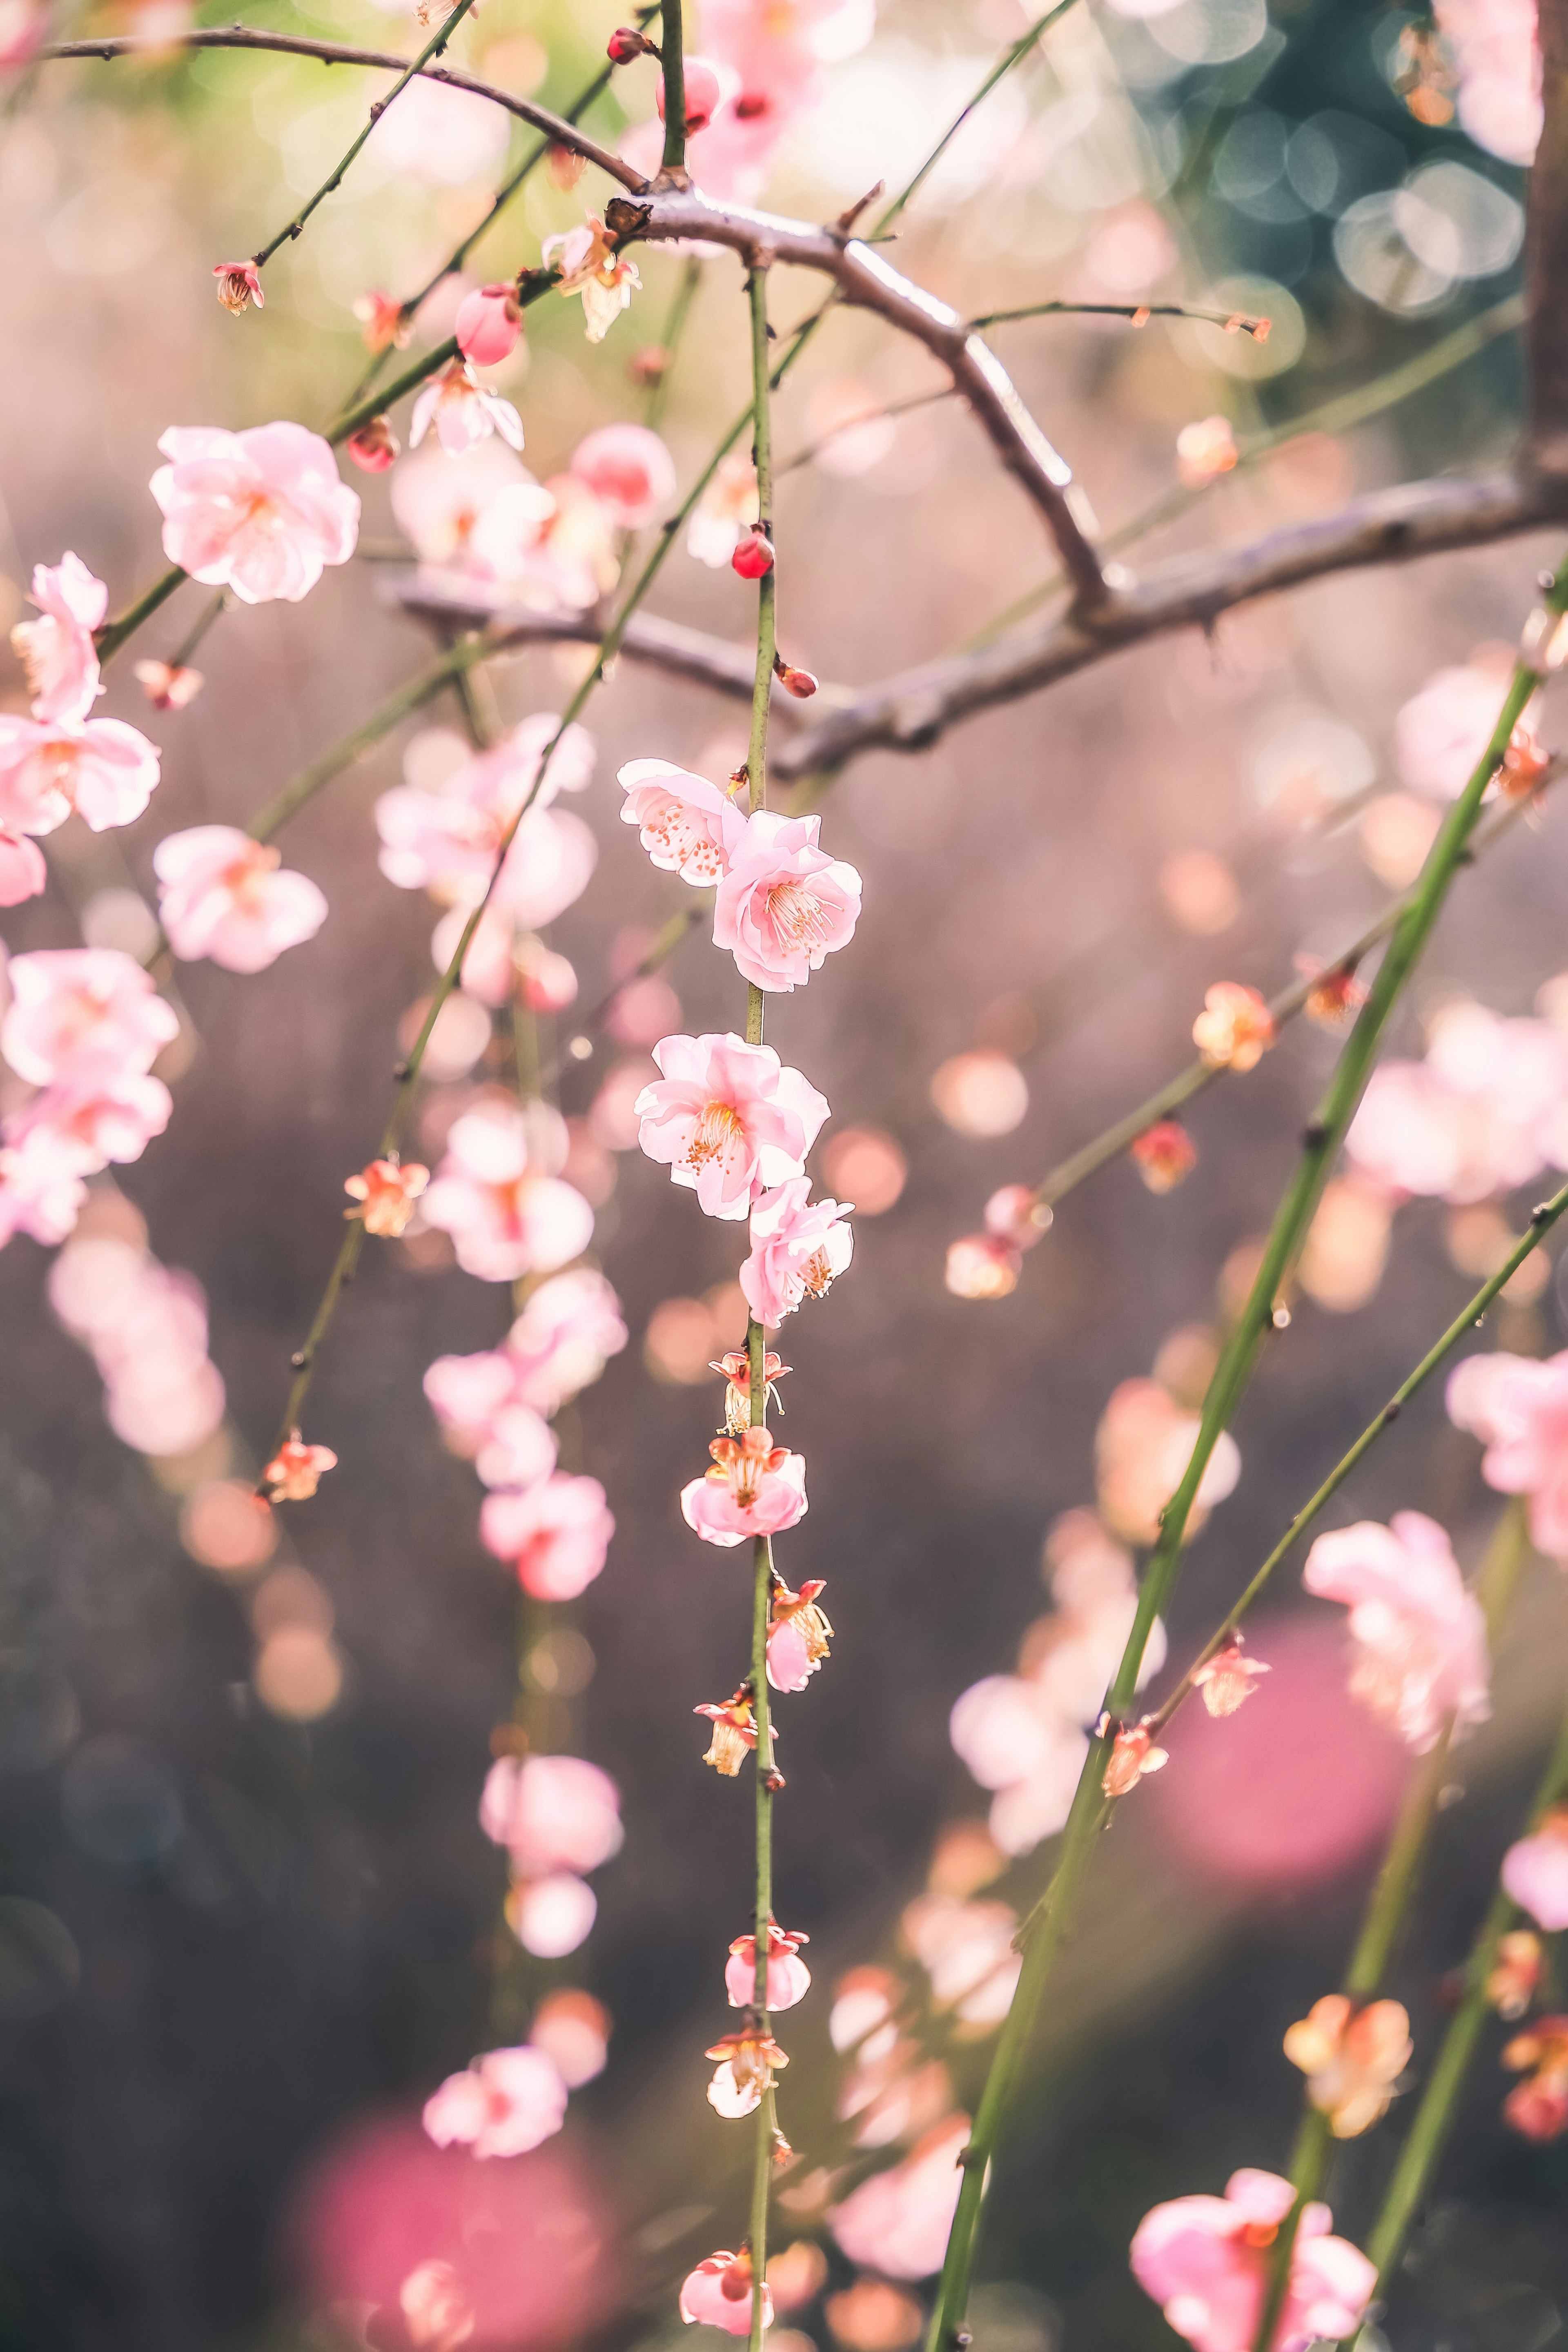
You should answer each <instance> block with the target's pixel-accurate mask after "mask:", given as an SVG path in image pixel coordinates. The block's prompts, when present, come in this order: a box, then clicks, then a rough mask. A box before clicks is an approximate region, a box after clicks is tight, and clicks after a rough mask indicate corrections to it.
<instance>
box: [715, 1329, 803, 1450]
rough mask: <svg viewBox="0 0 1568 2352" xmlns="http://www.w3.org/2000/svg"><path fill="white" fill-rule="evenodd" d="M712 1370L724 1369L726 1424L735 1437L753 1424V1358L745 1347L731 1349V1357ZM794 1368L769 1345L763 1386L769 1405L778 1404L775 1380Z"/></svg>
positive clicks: (764, 1358)
mask: <svg viewBox="0 0 1568 2352" xmlns="http://www.w3.org/2000/svg"><path fill="white" fill-rule="evenodd" d="M708 1369H709V1370H710V1372H722V1373H723V1375H724V1380H725V1383H726V1386H725V1390H724V1426H725V1428H726V1429H727V1430H728V1431H729V1433H730V1434H731V1437H739V1436H740V1434H741V1433H742V1430H744V1429H749V1428H750V1427H751V1425H752V1360H751V1358H750V1356H748V1355H747V1353H746V1351H745V1349H743V1348H731V1350H730V1352H729V1354H728V1355H727V1356H721V1357H720V1358H719V1359H718V1360H717V1362H715V1363H711V1364H710V1365H709V1367H708ZM789 1369H790V1367H789V1366H788V1365H787V1364H785V1363H781V1361H780V1360H779V1359H778V1357H777V1356H775V1355H774V1353H773V1349H771V1348H769V1349H766V1350H765V1352H764V1354H763V1394H764V1396H765V1398H766V1401H767V1402H768V1403H769V1404H776V1403H777V1402H778V1399H777V1397H776V1396H775V1394H774V1392H773V1382H774V1381H782V1380H783V1378H784V1374H785V1373H786V1372H787V1371H788V1370H789Z"/></svg>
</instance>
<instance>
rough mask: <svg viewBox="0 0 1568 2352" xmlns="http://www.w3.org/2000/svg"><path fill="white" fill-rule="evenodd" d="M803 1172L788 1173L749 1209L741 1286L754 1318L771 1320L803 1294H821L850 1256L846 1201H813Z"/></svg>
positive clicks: (783, 1313)
mask: <svg viewBox="0 0 1568 2352" xmlns="http://www.w3.org/2000/svg"><path fill="white" fill-rule="evenodd" d="M810 1194H811V1179H810V1177H809V1176H791V1177H789V1178H788V1179H787V1180H786V1181H784V1183H783V1184H780V1185H778V1186H777V1187H776V1188H775V1189H774V1190H773V1192H763V1193H762V1194H761V1195H760V1196H759V1197H758V1200H757V1202H756V1205H755V1206H754V1208H753V1209H752V1223H751V1240H752V1250H751V1255H750V1256H749V1257H748V1258H747V1259H746V1261H745V1263H744V1265H742V1268H741V1273H740V1283H741V1288H742V1291H743V1292H744V1293H745V1297H746V1304H747V1306H748V1307H750V1308H751V1310H752V1314H753V1315H754V1316H755V1317H756V1318H757V1320H758V1322H759V1323H765V1324H770V1325H772V1324H777V1323H779V1322H781V1321H782V1320H783V1318H784V1316H786V1315H789V1314H793V1312H794V1311H795V1308H796V1307H798V1306H799V1305H800V1303H801V1301H802V1299H804V1298H825V1297H826V1295H827V1293H828V1291H829V1289H830V1288H831V1287H832V1285H833V1283H834V1281H835V1279H836V1278H837V1276H839V1275H841V1274H842V1273H843V1271H844V1269H845V1267H846V1266H847V1265H848V1263H849V1261H850V1258H851V1257H852V1256H853V1255H854V1250H855V1240H854V1236H853V1234H851V1233H850V1230H849V1227H848V1225H847V1223H844V1222H843V1221H844V1220H845V1219H846V1218H847V1216H848V1215H849V1213H850V1209H851V1206H852V1204H851V1203H850V1202H847V1201H844V1202H839V1201H816V1202H813V1201H812V1200H811V1198H810Z"/></svg>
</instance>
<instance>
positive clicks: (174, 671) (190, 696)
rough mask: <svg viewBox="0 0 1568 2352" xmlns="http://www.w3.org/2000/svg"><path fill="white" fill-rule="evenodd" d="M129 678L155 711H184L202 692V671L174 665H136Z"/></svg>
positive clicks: (152, 663)
mask: <svg viewBox="0 0 1568 2352" xmlns="http://www.w3.org/2000/svg"><path fill="white" fill-rule="evenodd" d="M132 675H133V676H134V677H135V679H136V683H137V685H138V686H139V687H140V688H142V693H143V694H144V695H145V696H146V698H147V699H148V701H149V702H150V703H151V704H152V706H153V709H154V710H183V709H184V707H185V705H186V703H187V702H194V701H195V698H196V697H197V695H198V694H199V693H200V692H201V690H202V673H201V671H200V670H199V669H189V668H185V667H181V666H180V665H178V664H176V663H174V662H166V661H139V662H137V663H136V664H135V666H134V669H133V672H132Z"/></svg>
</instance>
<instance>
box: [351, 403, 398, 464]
mask: <svg viewBox="0 0 1568 2352" xmlns="http://www.w3.org/2000/svg"><path fill="white" fill-rule="evenodd" d="M402 446H403V444H402V442H401V441H399V439H398V437H397V436H396V434H395V432H394V431H393V429H392V426H391V424H390V423H389V421H388V420H387V418H386V417H384V416H373V417H372V418H371V420H370V423H369V424H368V425H361V426H360V429H359V431H358V432H357V433H354V434H351V436H349V443H348V452H349V456H350V457H352V458H353V461H354V464H355V465H356V466H359V467H363V470H364V472H365V473H367V474H384V473H385V471H386V469H387V467H389V466H390V465H391V464H392V463H393V461H394V460H395V457H397V455H398V452H399V451H400V450H401V448H402Z"/></svg>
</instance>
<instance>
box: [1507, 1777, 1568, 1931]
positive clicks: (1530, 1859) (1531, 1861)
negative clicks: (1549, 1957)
mask: <svg viewBox="0 0 1568 2352" xmlns="http://www.w3.org/2000/svg"><path fill="white" fill-rule="evenodd" d="M1502 1884H1503V1892H1504V1893H1505V1894H1506V1895H1510V1896H1511V1898H1512V1899H1513V1901H1514V1902H1515V1903H1517V1904H1518V1906H1519V1907H1520V1909H1521V1911H1528V1912H1529V1914H1530V1916H1531V1918H1532V1919H1533V1920H1534V1922H1535V1924H1536V1926H1537V1927H1542V1928H1544V1930H1545V1932H1546V1933H1547V1935H1549V1936H1555V1935H1559V1934H1561V1932H1562V1930H1563V1928H1564V1927H1568V1811H1564V1810H1563V1808H1562V1807H1559V1808H1557V1809H1556V1810H1555V1811H1552V1812H1550V1813H1548V1814H1547V1816H1546V1819H1545V1820H1544V1821H1543V1822H1542V1824H1541V1826H1540V1828H1539V1829H1537V1830H1535V1831H1533V1832H1531V1835H1530V1836H1529V1837H1522V1838H1519V1839H1517V1840H1516V1841H1515V1843H1513V1844H1512V1845H1510V1848H1509V1850H1508V1852H1507V1853H1505V1854H1504V1856H1503V1862H1502Z"/></svg>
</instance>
